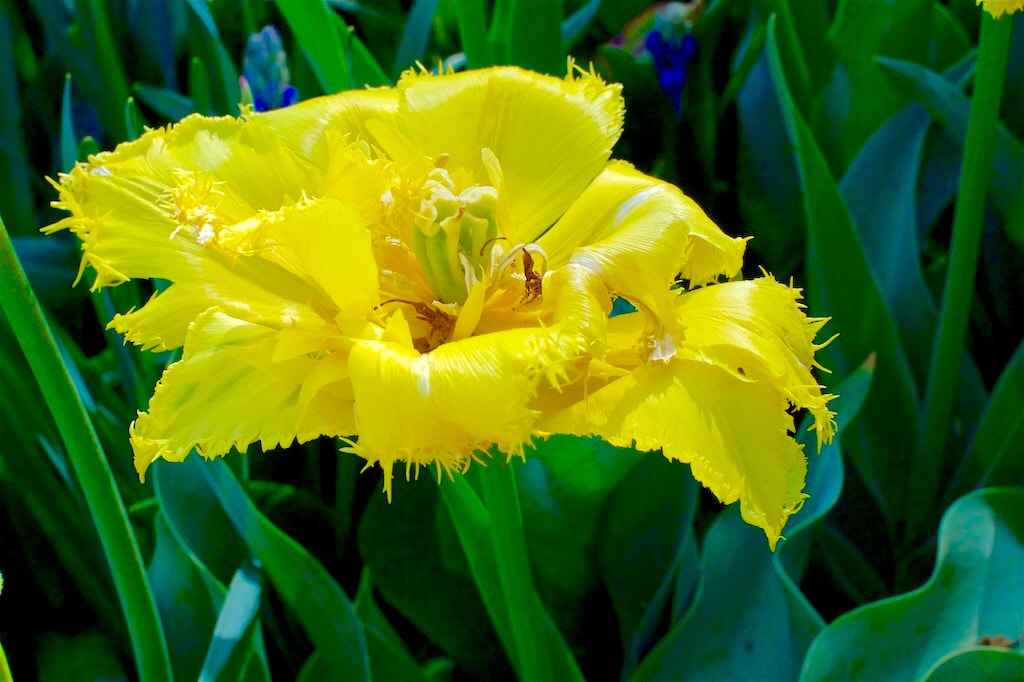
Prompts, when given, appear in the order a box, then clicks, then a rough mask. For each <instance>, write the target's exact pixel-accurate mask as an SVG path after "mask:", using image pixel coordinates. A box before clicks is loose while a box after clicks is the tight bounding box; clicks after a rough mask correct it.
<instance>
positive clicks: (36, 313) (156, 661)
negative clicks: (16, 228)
mask: <svg viewBox="0 0 1024 682" xmlns="http://www.w3.org/2000/svg"><path fill="white" fill-rule="evenodd" d="M0 272H2V273H3V279H2V280H0V304H2V306H0V307H2V309H3V312H4V315H5V316H6V318H7V320H8V321H9V322H10V324H11V327H12V328H13V329H14V335H15V337H16V338H17V339H18V345H20V346H21V349H22V352H24V353H25V357H26V358H27V359H28V362H29V365H30V366H31V368H32V374H33V378H34V380H35V381H36V382H37V383H38V384H39V387H40V389H41V391H42V394H43V397H44V399H45V404H46V407H47V408H48V409H49V411H50V413H51V414H52V415H53V417H54V421H55V422H56V423H57V428H58V430H59V431H60V434H61V438H62V439H63V441H64V445H65V447H66V448H67V451H68V454H69V456H70V459H71V463H72V466H73V467H74V470H75V474H76V475H77V477H78V480H79V483H80V484H81V486H82V490H83V493H84V495H85V500H86V503H87V505H88V508H89V512H90V515H91V517H92V520H93V522H94V523H95V524H96V528H97V531H98V532H99V536H100V543H101V545H102V547H103V551H104V554H105V556H106V558H107V561H108V564H109V567H110V572H111V574H112V576H113V578H114V585H115V586H116V588H117V595H118V599H119V601H120V604H121V609H122V611H123V612H124V615H125V619H126V621H127V624H128V633H129V636H130V638H131V642H132V650H133V653H134V654H135V662H136V665H137V666H138V669H139V676H140V677H141V678H143V679H144V680H147V681H148V680H163V679H169V677H170V675H171V670H170V661H169V660H168V654H167V644H166V641H165V639H164V636H163V631H162V627H161V625H160V619H159V616H158V615H157V610H156V605H155V603H154V600H153V593H152V590H151V589H150V585H149V582H148V580H147V579H146V574H145V571H144V569H143V567H142V556H141V555H140V552H139V547H138V544H137V543H136V541H135V536H134V534H133V533H132V529H131V526H130V525H129V521H128V516H127V513H126V511H125V508H124V503H123V502H122V500H121V498H120V496H119V495H118V491H117V487H116V484H115V482H114V477H113V474H112V473H111V471H110V466H109V464H108V463H107V460H106V457H105V455H104V453H103V450H102V448H101V446H100V444H99V439H98V438H97V436H96V430H95V428H94V427H93V424H92V421H91V420H90V419H89V416H88V414H87V413H86V411H85V406H84V405H83V403H82V398H81V395H80V394H79V393H78V392H77V391H76V390H75V387H74V384H73V383H72V381H71V377H70V376H69V374H68V370H67V367H66V366H65V365H64V362H63V360H62V359H61V356H60V351H59V349H58V348H57V345H56V342H55V341H54V338H53V333H52V332H51V331H50V328H49V326H48V325H47V323H46V320H45V319H44V317H43V313H42V310H41V309H40V307H39V302H38V301H37V300H36V298H35V295H34V294H33V292H32V289H31V287H30V286H29V284H28V280H27V279H26V278H25V273H24V270H22V268H21V264H20V263H19V262H18V259H17V256H16V255H15V253H14V247H13V245H12V244H11V241H10V237H9V235H8V234H7V228H6V227H5V226H4V224H3V220H2V219H0Z"/></svg>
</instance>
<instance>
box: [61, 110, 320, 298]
mask: <svg viewBox="0 0 1024 682" xmlns="http://www.w3.org/2000/svg"><path fill="white" fill-rule="evenodd" d="M318 178H319V174H318V173H316V172H314V171H313V170H312V169H311V168H310V167H309V166H308V164H305V163H304V162H300V161H299V160H298V159H296V158H295V157H294V156H293V155H292V154H290V153H289V152H288V151H287V150H286V149H285V148H284V147H283V146H282V145H281V144H280V143H279V142H278V140H277V138H276V136H275V135H274V133H273V131H271V130H269V129H268V128H267V127H265V126H263V125H260V124H258V123H250V122H243V121H240V120H237V119H233V118H204V117H202V116H190V117H188V118H186V119H184V120H183V121H181V122H180V123H178V124H176V125H173V126H169V127H167V128H161V129H157V130H151V131H149V132H147V133H146V134H145V135H143V136H142V137H140V138H139V139H138V140H135V141H134V142H128V143H125V144H122V145H119V146H118V147H117V148H116V149H115V150H114V151H112V152H105V153H102V154H97V155H95V156H93V157H92V158H91V159H90V162H89V163H88V164H79V165H77V166H76V167H75V168H74V169H73V170H72V171H71V172H70V173H67V174H64V175H62V176H61V182H60V185H59V190H60V197H59V200H58V201H57V202H55V203H54V206H56V207H57V208H63V209H65V210H67V211H70V212H71V214H72V215H71V216H70V217H68V218H65V219H64V220H62V221H60V222H58V223H56V224H54V225H51V226H49V227H47V228H44V231H45V232H48V233H49V232H54V231H56V230H59V229H64V228H67V229H70V230H72V231H73V232H75V234H76V235H77V236H78V237H79V238H80V239H81V240H82V249H83V251H84V256H83V264H84V263H88V264H89V265H92V266H93V267H94V268H95V269H96V272H97V281H96V286H106V285H111V284H119V283H121V282H123V281H125V280H127V279H130V278H133V277H160V278H164V279H170V280H172V281H175V280H177V279H178V277H177V275H178V274H179V273H180V271H181V270H182V269H183V268H184V269H186V270H189V271H194V270H195V268H196V265H197V263H198V262H199V261H201V260H202V259H204V258H205V257H207V254H206V253H204V252H205V251H206V250H207V249H205V248H204V246H207V245H210V243H211V242H216V239H215V238H216V236H217V234H216V233H217V231H219V230H220V229H222V228H224V227H226V226H230V225H234V224H237V223H240V222H243V221H245V220H247V219H250V218H252V217H253V216H254V215H256V213H257V212H258V211H261V210H268V209H269V210H276V209H278V208H280V207H281V206H283V205H285V204H290V203H294V201H296V200H298V199H299V198H300V197H301V195H302V192H303V188H305V187H310V186H314V187H315V186H316V184H317V183H318V181H319V180H318Z"/></svg>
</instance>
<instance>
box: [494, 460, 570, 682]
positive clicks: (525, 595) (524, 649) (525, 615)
mask: <svg viewBox="0 0 1024 682" xmlns="http://www.w3.org/2000/svg"><path fill="white" fill-rule="evenodd" d="M479 470H480V483H481V485H482V486H483V497H484V502H485V504H486V505H487V510H488V512H489V513H490V517H491V543H492V544H493V545H494V555H495V558H496V559H497V560H498V579H499V580H500V581H501V589H502V593H503V594H504V595H505V604H506V606H507V607H508V612H509V613H508V615H509V619H510V621H511V625H512V641H513V642H514V645H515V649H516V657H517V658H518V659H519V667H518V670H519V676H520V679H522V680H524V682H530V681H531V680H538V681H543V680H551V679H554V676H553V671H552V670H551V668H550V666H549V661H548V658H547V653H546V650H547V647H546V646H545V644H544V642H543V640H542V639H541V638H542V637H543V636H544V631H545V628H544V625H543V623H536V622H534V615H536V614H538V613H539V610H538V609H533V608H530V602H531V601H532V600H535V599H537V598H538V597H537V593H536V591H535V590H534V586H533V574H532V573H531V571H530V560H529V557H528V556H527V554H526V536H525V535H524V534H523V516H522V512H521V510H520V508H519V494H518V492H517V490H516V478H515V469H514V467H513V466H512V464H511V463H509V464H508V466H504V467H503V466H499V465H498V464H497V463H496V462H492V463H491V465H490V466H486V467H479Z"/></svg>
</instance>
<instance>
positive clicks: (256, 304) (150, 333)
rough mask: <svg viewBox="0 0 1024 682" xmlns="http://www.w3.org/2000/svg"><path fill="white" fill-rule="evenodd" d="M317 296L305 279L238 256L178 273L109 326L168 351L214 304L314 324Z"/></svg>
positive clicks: (280, 323) (239, 313)
mask: <svg viewBox="0 0 1024 682" xmlns="http://www.w3.org/2000/svg"><path fill="white" fill-rule="evenodd" d="M179 274H180V273H179ZM321 296H322V294H320V293H319V292H317V291H316V290H315V289H313V288H312V287H311V286H309V285H308V284H307V283H306V282H304V281H303V280H301V279H299V278H298V277H296V276H295V275H293V274H291V273H289V272H287V271H285V270H282V269H281V268H279V267H277V266H274V265H272V264H270V263H267V262H266V261H262V260H261V259H255V258H246V259H239V260H238V261H236V262H235V265H234V267H228V266H227V265H226V264H223V263H221V264H220V265H219V266H218V267H214V266H210V265H208V266H207V267H204V268H202V269H201V270H200V272H199V273H197V274H195V275H192V276H190V277H182V278H181V281H179V282H177V283H175V284H172V285H171V286H169V287H168V288H167V289H165V290H164V291H163V292H161V293H159V294H156V295H155V296H153V298H151V299H150V300H149V301H148V302H147V303H146V304H145V305H144V306H142V307H141V308H139V309H138V310H132V311H130V312H128V313H125V314H123V315H116V316H114V319H113V320H112V321H111V322H110V325H109V327H110V328H111V329H115V330H117V331H118V332H120V333H122V334H124V335H125V339H127V340H128V341H131V342H132V343H135V344H138V345H140V346H142V347H143V349H144V350H149V349H153V350H157V351H162V350H169V349H171V348H178V347H180V346H181V345H182V344H183V343H184V342H185V337H186V334H187V332H188V327H189V325H190V324H192V322H193V321H195V319H196V318H197V317H198V316H199V315H201V314H202V313H203V312H205V311H206V310H208V309H210V308H212V307H216V308H218V309H220V310H222V311H226V313H227V314H230V315H233V316H235V317H237V318H239V319H243V320H246V321H249V322H253V323H255V324H260V325H265V326H269V327H276V328H283V327H288V326H292V325H302V326H306V327H313V326H317V325H318V324H319V323H321V322H322V321H323V320H322V318H321V317H320V316H319V315H317V313H316V312H315V310H314V309H313V308H311V307H310V306H309V305H307V303H308V302H310V301H315V300H318V299H319V298H320V297H321Z"/></svg>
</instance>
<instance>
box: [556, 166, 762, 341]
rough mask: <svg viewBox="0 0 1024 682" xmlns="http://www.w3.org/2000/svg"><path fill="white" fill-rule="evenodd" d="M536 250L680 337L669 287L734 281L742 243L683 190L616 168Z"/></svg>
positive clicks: (596, 182) (594, 185) (673, 294)
mask: <svg viewBox="0 0 1024 682" xmlns="http://www.w3.org/2000/svg"><path fill="white" fill-rule="evenodd" d="M538 243H539V244H540V246H541V247H542V248H543V249H544V251H545V253H547V255H548V258H549V262H550V263H551V265H552V266H555V267H557V266H559V265H561V264H562V263H565V262H573V263H578V264H580V265H582V266H584V267H587V268H590V269H591V270H593V271H594V272H596V273H597V274H599V275H600V276H601V278H602V279H603V280H604V282H605V284H606V285H607V286H608V288H609V289H610V290H612V291H613V292H615V293H616V294H618V295H620V296H623V297H625V298H627V299H628V300H630V301H631V302H633V303H635V304H639V305H642V306H644V307H646V308H647V311H649V312H650V313H653V314H654V316H655V317H656V318H657V319H658V320H659V322H661V324H662V325H663V326H664V327H665V328H667V329H669V330H670V331H672V330H675V331H676V333H677V335H681V329H679V328H678V326H677V325H676V322H675V317H676V316H675V314H674V311H673V302H674V300H675V297H676V294H677V293H678V292H675V291H672V290H670V289H669V287H670V286H671V285H672V283H673V282H674V281H675V279H676V277H677V276H678V275H680V274H681V275H682V277H683V278H685V279H688V280H690V282H691V284H693V285H697V284H704V283H706V282H709V281H712V280H714V279H715V278H717V277H718V276H719V275H725V276H727V277H733V276H735V275H736V274H738V273H739V271H740V267H741V265H742V261H743V251H744V244H745V242H744V240H742V239H732V238H730V237H727V236H726V235H725V234H724V233H723V232H722V231H721V230H720V229H718V227H717V226H716V225H715V224H714V223H713V222H711V220H710V219H709V218H708V217H707V215H706V214H705V213H704V211H702V210H701V209H700V207H698V206H697V204H695V203H694V202H693V200H692V199H690V198H689V197H687V196H686V195H684V194H683V193H682V192H680V191H679V189H678V188H676V187H674V186H673V185H670V184H668V183H666V182H662V181H660V180H656V179H655V178H652V177H649V176H647V175H644V174H643V173H641V172H639V171H637V170H635V169H634V168H633V167H632V166H630V165H629V164H627V163H625V162H622V161H613V162H612V163H610V164H608V167H607V168H605V170H604V171H603V172H602V173H601V175H599V176H598V177H597V179H595V180H594V182H593V183H591V184H590V186H589V187H587V189H586V191H584V192H583V194H582V195H581V196H580V197H579V199H578V200H577V201H576V203H574V204H573V205H572V207H571V208H570V209H569V210H568V211H567V212H566V214H565V215H564V216H563V217H562V219H561V220H559V221H558V223H556V224H555V226H554V227H552V228H551V229H550V230H549V231H548V232H546V233H545V234H544V235H543V236H542V237H541V238H540V239H539V240H538Z"/></svg>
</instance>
